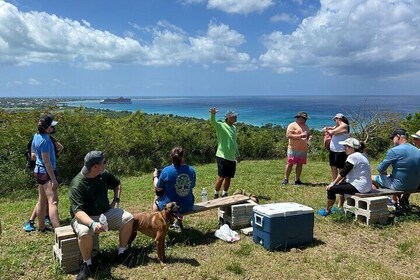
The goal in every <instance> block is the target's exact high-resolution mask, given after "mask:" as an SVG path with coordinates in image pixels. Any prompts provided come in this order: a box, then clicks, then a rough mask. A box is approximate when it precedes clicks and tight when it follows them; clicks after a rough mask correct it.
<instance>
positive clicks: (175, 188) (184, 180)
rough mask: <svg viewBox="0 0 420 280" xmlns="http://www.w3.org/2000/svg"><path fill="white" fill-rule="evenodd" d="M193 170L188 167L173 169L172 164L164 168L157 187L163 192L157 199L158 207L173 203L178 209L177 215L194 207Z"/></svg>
mask: <svg viewBox="0 0 420 280" xmlns="http://www.w3.org/2000/svg"><path fill="white" fill-rule="evenodd" d="M195 179H196V175H195V170H194V168H193V167H191V166H189V165H181V166H178V167H175V166H174V165H173V164H172V165H169V166H167V167H165V168H164V169H163V170H162V173H161V174H160V176H159V180H158V182H157V187H158V188H161V189H163V190H164V195H163V196H161V197H160V198H158V202H159V204H160V205H164V204H166V203H168V202H172V201H175V202H176V203H177V204H178V206H179V207H180V211H179V213H181V214H182V213H186V212H189V211H191V210H192V208H193V206H194V194H193V191H192V189H193V188H194V187H195Z"/></svg>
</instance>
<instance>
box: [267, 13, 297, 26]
mask: <svg viewBox="0 0 420 280" xmlns="http://www.w3.org/2000/svg"><path fill="white" fill-rule="evenodd" d="M270 21H271V22H280V21H284V22H287V23H291V24H296V23H298V22H299V18H298V17H297V16H296V15H289V14H286V13H280V14H277V15H274V16H272V17H271V18H270Z"/></svg>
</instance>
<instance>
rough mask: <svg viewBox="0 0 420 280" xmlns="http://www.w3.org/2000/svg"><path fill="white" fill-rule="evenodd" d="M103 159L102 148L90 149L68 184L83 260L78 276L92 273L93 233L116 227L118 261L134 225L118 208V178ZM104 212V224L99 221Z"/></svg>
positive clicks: (119, 183)
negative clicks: (77, 171) (109, 195)
mask: <svg viewBox="0 0 420 280" xmlns="http://www.w3.org/2000/svg"><path fill="white" fill-rule="evenodd" d="M105 164H106V160H105V157H104V154H103V153H102V152H101V151H91V152H89V153H88V154H87V155H86V156H85V164H84V166H83V168H82V170H81V172H80V173H79V174H77V175H76V177H74V178H73V180H72V181H71V183H70V188H69V197H70V215H71V217H72V222H71V226H72V228H73V230H74V232H75V233H76V234H77V236H78V240H79V248H80V252H81V254H82V258H83V263H82V265H81V267H80V272H79V274H78V276H77V279H78V280H79V279H87V278H88V277H89V276H92V260H91V253H92V247H93V246H92V244H93V234H94V233H96V234H99V233H101V232H104V231H107V230H108V229H110V230H119V242H120V243H119V248H118V255H117V260H118V261H119V262H121V261H124V260H125V259H126V258H127V256H128V251H127V244H128V240H129V238H130V235H131V231H132V228H133V215H132V214H130V213H128V212H126V211H124V210H122V209H121V208H119V203H120V196H121V182H120V180H119V179H118V178H117V177H116V176H114V175H112V174H111V173H109V172H108V171H107V170H106V169H105ZM108 190H113V191H114V199H113V201H112V202H111V203H109V199H108ZM101 214H104V215H105V217H106V220H107V224H101V223H99V217H100V215H101Z"/></svg>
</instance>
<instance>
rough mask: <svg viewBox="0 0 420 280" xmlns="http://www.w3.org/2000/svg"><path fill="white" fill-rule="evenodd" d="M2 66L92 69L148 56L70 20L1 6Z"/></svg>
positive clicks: (126, 40)
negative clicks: (65, 65)
mask: <svg viewBox="0 0 420 280" xmlns="http://www.w3.org/2000/svg"><path fill="white" fill-rule="evenodd" d="M0 23H1V24H0V63H9V64H16V65H30V64H33V63H51V62H62V61H67V62H74V61H78V62H79V63H80V65H83V67H84V66H88V67H91V65H92V64H93V65H95V64H101V63H105V64H107V63H111V62H113V63H130V62H132V61H133V60H134V61H135V60H136V57H138V56H141V55H144V49H143V48H142V47H141V46H140V44H139V43H138V42H137V41H135V40H133V39H130V38H121V37H118V36H115V35H113V34H111V33H109V32H106V31H100V30H97V29H93V28H91V27H90V24H89V23H88V22H86V21H83V22H82V23H80V22H77V21H73V20H70V19H67V18H66V19H63V18H59V17H57V16H55V15H49V14H47V13H44V12H41V13H40V12H29V13H24V12H20V11H18V10H17V8H16V7H15V6H13V5H11V4H9V3H7V2H4V1H1V2H0Z"/></svg>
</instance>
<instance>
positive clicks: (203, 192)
mask: <svg viewBox="0 0 420 280" xmlns="http://www.w3.org/2000/svg"><path fill="white" fill-rule="evenodd" d="M201 202H207V191H206V188H203V190H202V191H201Z"/></svg>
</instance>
